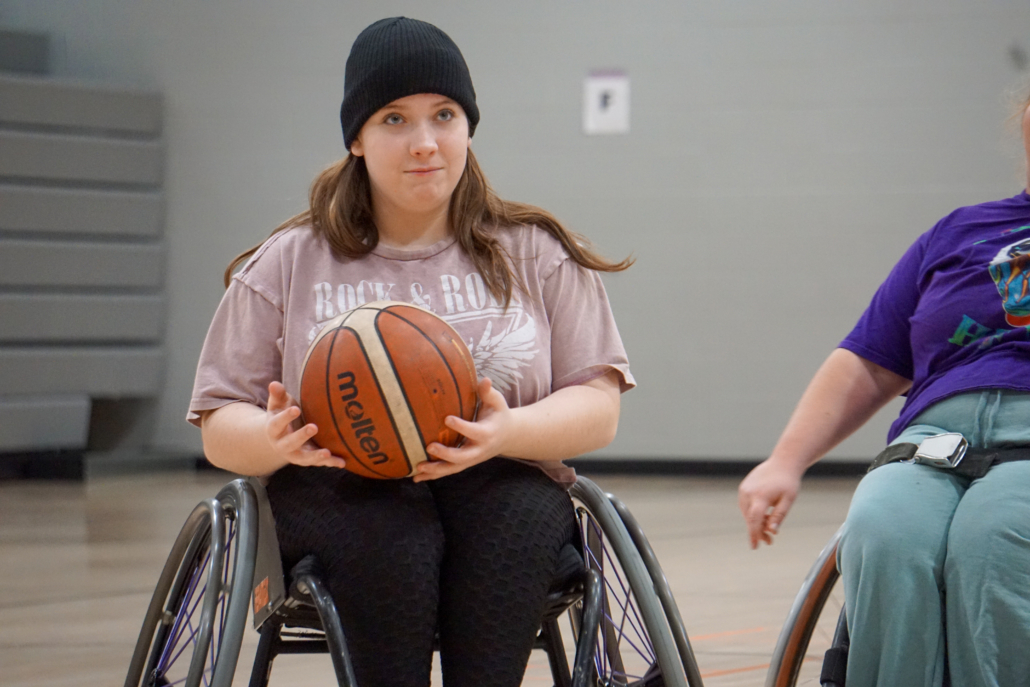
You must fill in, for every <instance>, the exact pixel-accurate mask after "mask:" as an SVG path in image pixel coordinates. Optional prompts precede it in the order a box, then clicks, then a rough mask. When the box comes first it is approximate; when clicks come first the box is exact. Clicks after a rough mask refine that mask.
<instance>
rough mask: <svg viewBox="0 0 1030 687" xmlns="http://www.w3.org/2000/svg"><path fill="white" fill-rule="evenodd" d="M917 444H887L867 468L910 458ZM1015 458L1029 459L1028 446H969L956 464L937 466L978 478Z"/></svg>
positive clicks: (870, 468)
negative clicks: (944, 466)
mask: <svg viewBox="0 0 1030 687" xmlns="http://www.w3.org/2000/svg"><path fill="white" fill-rule="evenodd" d="M918 448H919V446H918V445H917V444H893V445H891V446H888V447H887V448H885V449H884V450H883V451H881V452H880V455H878V456H876V459H875V460H873V463H872V465H870V466H869V470H875V469H876V468H878V467H880V466H881V465H886V464H887V463H897V462H900V461H903V460H911V459H912V457H913V456H914V455H915V454H916V450H918ZM1016 460H1030V447H1028V446H1019V447H1015V448H970V449H966V455H965V456H964V457H963V458H962V460H961V461H960V462H959V464H958V465H956V466H955V467H953V468H939V469H941V470H947V471H948V472H952V473H954V474H956V475H962V476H963V477H971V478H973V479H979V478H981V477H983V476H984V475H986V474H987V471H988V470H990V469H991V468H992V467H994V466H995V465H998V464H999V463H1011V462H1012V461H1016Z"/></svg>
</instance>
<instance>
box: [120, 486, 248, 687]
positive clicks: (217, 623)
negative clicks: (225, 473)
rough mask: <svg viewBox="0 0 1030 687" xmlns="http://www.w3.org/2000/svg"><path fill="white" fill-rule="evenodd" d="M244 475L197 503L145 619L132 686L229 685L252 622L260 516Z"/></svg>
mask: <svg viewBox="0 0 1030 687" xmlns="http://www.w3.org/2000/svg"><path fill="white" fill-rule="evenodd" d="M254 501H255V499H254V495H253V491H252V490H251V488H250V486H249V485H247V484H246V482H245V481H244V480H236V481H234V482H231V483H230V484H228V485H226V486H225V487H224V488H223V489H222V491H221V492H219V494H218V496H217V497H216V498H214V499H208V500H206V501H202V502H201V503H200V504H198V505H197V507H196V508H194V510H193V512H192V513H191V514H190V516H189V518H187V520H186V524H185V525H184V526H183V528H182V530H181V531H180V532H179V536H178V538H177V539H176V541H175V544H174V545H173V547H172V551H171V553H170V554H169V556H168V560H167V562H166V563H165V567H164V570H163V571H162V573H161V577H160V579H159V581H158V584H157V588H156V589H155V590H154V596H153V597H152V599H151V602H150V607H149V608H148V610H147V615H146V617H145V619H144V621H143V628H142V630H141V631H140V636H139V640H138V641H137V643H136V649H135V651H134V653H133V656H132V661H131V663H130V664H129V672H128V675H127V676H126V678H125V686H126V687H159V686H163V685H185V686H186V687H197V686H199V685H204V686H205V687H209V686H210V687H216V686H217V687H228V686H229V685H230V684H231V683H232V678H233V673H234V672H235V670H236V662H237V660H238V658H239V651H240V645H241V643H242V641H243V632H244V630H245V628H246V620H247V606H248V601H249V599H250V591H251V582H252V581H253V575H254V556H255V549H256V545H257V522H256V519H255V518H256V512H255V503H254Z"/></svg>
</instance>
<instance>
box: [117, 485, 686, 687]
mask: <svg viewBox="0 0 1030 687" xmlns="http://www.w3.org/2000/svg"><path fill="white" fill-rule="evenodd" d="M570 496H571V497H572V499H573V502H574V506H575V511H576V515H577V520H578V523H579V535H580V536H579V540H580V541H579V542H578V543H577V545H569V546H566V547H565V548H564V549H563V550H562V551H561V554H560V556H559V561H558V564H557V566H556V570H555V575H554V581H553V582H552V584H551V588H550V590H549V592H548V598H547V605H546V611H545V614H544V617H543V620H542V623H541V628H540V630H539V632H538V635H537V640H536V644H535V648H538V649H542V650H544V651H545V652H546V653H547V655H548V659H549V663H550V667H551V674H552V678H553V680H554V685H555V686H556V687H573V686H576V687H580V686H585V685H588V684H589V685H597V684H618V685H626V686H627V687H629V686H632V687H661V686H664V685H669V686H670V687H688V685H689V687H701V684H702V683H701V678H700V673H699V671H698V669H697V664H696V661H695V659H694V655H693V651H692V649H691V647H690V644H689V640H688V639H687V635H686V631H685V630H684V628H683V623H682V620H681V618H680V614H679V610H678V608H677V607H676V604H675V600H674V599H673V598H672V594H671V591H670V590H669V587H668V582H667V581H666V579H665V575H664V573H662V571H661V567H660V566H659V565H658V561H657V558H656V557H655V555H654V552H653V551H652V549H651V547H650V544H649V543H648V542H647V538H646V536H645V535H644V533H643V531H642V530H641V529H640V527H639V525H638V524H637V523H636V520H635V519H634V518H633V516H632V515H631V514H630V512H629V510H628V509H627V508H626V507H625V505H624V504H622V503H621V502H620V501H619V500H618V499H617V498H615V497H614V496H611V495H610V494H605V493H604V492H602V491H601V490H600V489H599V488H598V487H597V485H595V484H594V483H593V482H591V481H590V480H588V479H586V478H583V477H580V478H579V480H578V481H577V483H576V484H575V485H573V487H572V489H571V490H570ZM248 606H251V607H252V610H253V619H254V625H255V627H256V628H257V629H258V631H259V633H260V639H259V643H258V648H257V651H256V653H255V657H254V666H253V670H252V672H251V680H250V685H251V687H261V686H263V685H267V684H268V681H269V676H270V674H271V669H272V661H273V660H274V658H275V656H277V655H280V654H283V653H295V654H307V653H329V654H330V656H331V658H332V661H333V666H334V670H335V671H336V676H337V680H338V682H339V684H340V685H346V686H347V687H357V685H356V682H355V680H354V674H353V669H352V668H351V667H350V659H349V655H348V653H347V647H346V638H345V628H343V627H342V626H341V623H340V619H339V616H338V614H337V613H336V608H335V605H334V604H333V601H332V597H331V596H330V594H329V592H328V589H327V588H326V585H325V583H324V582H323V576H322V574H321V571H320V566H319V564H318V561H317V559H315V557H313V556H308V557H306V558H305V559H303V560H302V561H300V562H299V563H298V564H297V565H296V566H294V567H293V569H292V570H290V571H289V575H286V574H284V571H283V568H282V561H281V559H280V558H279V548H278V542H277V540H276V538H275V522H274V519H272V514H271V508H270V507H269V506H268V501H267V496H265V494H264V488H263V487H262V486H261V485H260V484H259V483H258V482H257V481H256V480H253V479H237V480H234V481H233V482H230V483H229V484H227V485H226V486H225V487H223V489H222V490H221V491H220V492H219V494H218V496H217V497H216V498H214V499H208V500H206V501H203V502H201V503H200V504H198V506H197V507H196V508H195V509H194V511H193V513H192V514H191V515H190V517H189V518H188V519H187V521H186V524H185V526H184V527H183V529H182V531H181V532H180V534H179V536H178V538H177V539H176V542H175V544H174V545H173V547H172V551H171V553H170V554H169V557H168V561H167V563H166V564H165V568H164V570H163V571H162V573H161V576H160V578H159V581H158V585H157V588H156V589H155V591H154V595H153V598H152V600H151V603H150V607H149V609H148V611H147V615H146V617H145V619H144V623H143V628H142V630H141V632H140V637H139V640H138V641H137V644H136V649H135V651H134V653H133V657H132V661H131V662H130V666H129V671H128V674H127V676H126V681H125V685H126V687H140V686H141V685H171V684H176V685H178V684H185V685H186V686H187V687H196V686H198V685H201V684H203V685H205V686H207V685H210V686H211V687H229V685H231V683H232V679H233V675H234V673H235V671H236V666H237V663H238V660H239V654H240V646H241V643H242V635H243V632H244V630H245V625H246V617H247V612H248ZM563 617H566V618H567V619H568V623H567V626H568V631H567V632H565V633H564V634H563V632H562V629H561V627H560V625H559V620H560V619H562V618H563ZM566 640H568V641H570V642H571V644H572V645H573V646H574V648H575V650H574V656H575V658H574V660H573V661H572V664H571V665H570V663H569V660H568V657H567V655H566V650H565V642H566Z"/></svg>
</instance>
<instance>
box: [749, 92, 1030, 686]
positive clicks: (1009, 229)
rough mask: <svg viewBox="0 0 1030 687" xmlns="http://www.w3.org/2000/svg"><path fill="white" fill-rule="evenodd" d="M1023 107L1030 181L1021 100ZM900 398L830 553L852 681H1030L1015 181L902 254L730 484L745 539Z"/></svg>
mask: <svg viewBox="0 0 1030 687" xmlns="http://www.w3.org/2000/svg"><path fill="white" fill-rule="evenodd" d="M1021 115H1022V129H1023V137H1024V144H1025V148H1026V157H1027V169H1028V179H1027V184H1028V188H1030V99H1028V100H1027V101H1026V102H1024V104H1023V106H1022V109H1021ZM899 394H907V400H906V402H905V405H904V407H903V408H902V411H901V415H900V417H899V418H898V420H897V421H896V422H895V423H894V424H893V426H892V427H891V430H890V433H889V436H888V441H889V442H890V445H889V446H888V448H887V449H886V450H885V451H884V452H883V453H882V454H880V456H878V458H877V460H875V461H874V463H873V467H872V469H871V470H870V472H869V473H868V474H867V475H866V476H865V478H864V479H863V480H862V482H861V483H860V484H859V486H858V488H857V490H856V492H855V494H854V497H853V499H852V503H851V507H850V510H849V512H848V516H847V519H846V521H845V523H844V528H843V531H842V535H841V540H840V544H839V547H838V559H837V565H838V567H839V569H840V571H841V576H842V579H843V582H844V591H845V607H846V609H847V620H848V627H849V630H850V635H851V645H850V650H849V655H848V665H847V684H848V687H863V686H866V685H905V686H906V687H916V686H919V685H927V686H930V685H941V684H942V682H943V681H944V680H945V679H946V677H950V684H952V685H955V686H956V687H958V686H961V687H976V686H980V685H995V686H997V685H1006V686H1007V685H1025V684H1030V682H1028V680H1030V678H1028V676H1030V651H1028V650H1027V647H1028V646H1030V460H1028V459H1030V195H1028V193H1027V191H1024V192H1022V193H1019V194H1018V195H1016V196H1013V197H1011V198H1006V199H1004V200H998V201H992V202H987V203H983V204H981V205H976V206H972V207H963V208H959V209H958V210H955V211H954V212H953V213H951V214H950V215H948V216H947V217H945V218H944V219H942V220H941V221H940V222H938V223H937V225H936V226H934V227H933V228H932V229H930V230H929V231H928V232H926V233H925V234H923V235H922V236H921V237H920V238H919V239H918V240H917V241H916V242H915V244H914V245H913V246H912V247H911V248H909V250H908V251H907V252H906V253H905V255H904V256H903V257H902V258H901V260H900V261H899V262H898V263H897V265H896V266H895V267H894V269H893V271H892V272H891V273H890V275H889V276H888V277H887V279H886V281H885V282H884V283H883V285H882V286H881V287H880V289H879V290H878V291H877V293H876V295H875V296H874V297H873V300H872V303H871V304H870V306H869V308H868V309H867V310H866V312H865V313H864V314H863V315H862V317H861V319H860V320H859V321H858V324H857V325H856V327H855V328H854V330H853V331H852V332H851V333H850V334H849V335H848V336H847V338H845V339H844V341H843V342H842V343H841V344H840V347H839V348H838V349H837V350H835V351H834V352H833V353H832V354H831V355H830V356H829V358H828V359H827V360H826V362H825V363H824V364H823V365H822V367H821V368H820V369H819V371H818V372H817V373H816V375H815V377H814V378H813V379H812V381H811V383H810V384H809V386H808V388H807V390H806V391H805V393H804V394H803V396H802V398H801V400H800V402H799V403H798V406H797V408H796V409H795V411H794V413H793V415H792V416H791V418H790V421H789V422H788V424H787V426H786V428H785V429H784V431H783V434H782V436H781V437H780V439H779V441H778V442H777V444H776V446H775V447H774V449H773V451H772V453H771V455H770V456H769V458H768V459H767V460H765V461H764V462H763V463H761V464H760V465H758V466H757V467H756V468H755V469H754V470H753V471H752V472H751V473H750V474H749V475H748V476H747V478H745V479H744V481H743V482H742V483H741V485H740V491H739V496H740V508H741V510H742V511H743V513H744V516H745V519H746V521H747V527H748V532H749V535H750V540H751V545H752V547H757V546H758V544H759V542H761V541H764V542H766V543H772V537H773V535H775V534H776V532H777V530H778V528H779V526H780V525H781V524H782V523H783V519H784V517H786V515H787V512H788V510H789V509H790V507H791V504H792V503H793V501H794V499H795V497H796V496H797V493H798V489H799V488H800V484H801V476H802V474H803V473H804V472H805V470H806V469H807V468H808V467H809V466H811V465H812V464H813V463H815V462H816V461H817V460H819V459H820V458H821V457H822V456H823V455H824V454H825V453H826V452H827V451H829V450H830V449H831V448H832V447H834V446H835V445H836V444H838V443H839V442H840V441H842V440H843V439H844V438H845V437H847V436H848V435H850V434H851V433H852V432H853V431H855V430H856V429H857V428H858V427H860V426H861V425H862V424H863V423H865V422H866V420H868V419H869V418H870V417H871V416H872V415H873V414H874V413H875V412H876V411H877V410H879V409H880V408H881V407H882V406H883V405H884V404H886V403H887V402H888V401H889V400H890V399H892V398H894V397H895V396H897V395H899ZM941 435H948V436H941ZM931 437H933V438H931ZM946 672H947V673H948V675H947V676H946V675H945V673H946Z"/></svg>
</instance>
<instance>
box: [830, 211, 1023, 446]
mask: <svg viewBox="0 0 1030 687" xmlns="http://www.w3.org/2000/svg"><path fill="white" fill-rule="evenodd" d="M840 346H841V348H846V349H847V350H849V351H852V352H853V353H855V354H857V355H859V356H861V357H863V358H865V359H866V360H870V361H872V362H874V363H876V364H877V365H880V366H882V367H885V368H887V369H888V370H891V371H892V372H895V373H897V374H899V375H901V376H902V377H905V378H906V379H911V380H912V388H911V389H910V390H909V392H908V398H907V400H906V402H905V406H904V407H903V408H902V410H901V415H900V416H899V417H898V419H897V420H896V421H895V422H894V424H893V425H891V429H890V433H889V434H888V437H887V440H888V441H892V440H893V439H894V438H895V437H896V436H898V434H900V433H901V431H902V430H903V429H905V427H907V426H908V425H909V424H910V423H911V421H912V419H913V418H915V417H916V416H917V415H918V414H919V413H920V412H922V411H923V410H925V409H926V408H928V407H929V406H931V405H932V404H934V403H936V402H937V401H940V400H943V399H945V398H947V397H949V396H953V395H955V394H958V393H961V392H964V391H972V390H976V389H988V388H994V389H998V388H1001V389H1014V390H1017V391H1030V196H1028V195H1027V193H1026V192H1023V193H1020V194H1019V195H1017V196H1013V197H1012V198H1007V199H1005V200H998V201H993V202H990V203H983V204H981V205H974V206H971V207H964V208H959V209H958V210H955V211H954V212H952V213H951V214H950V215H948V216H947V217H945V218H944V219H942V220H941V221H940V222H938V223H937V225H936V226H934V227H933V228H932V229H931V230H930V231H928V232H926V233H925V234H923V235H922V236H920V237H919V240H918V241H916V242H915V244H913V245H912V247H911V248H909V249H908V251H907V252H906V253H905V255H904V256H902V258H901V260H900V261H899V262H898V264H897V265H895V266H894V269H893V270H892V271H891V273H890V275H889V276H888V277H887V280H886V281H885V282H884V283H883V284H882V285H881V286H880V288H879V290H878V291H877V292H876V295H875V296H873V300H872V303H870V305H869V308H868V309H867V310H866V311H865V313H864V314H863V315H862V317H861V319H859V321H858V324H857V325H855V328H854V329H853V330H852V332H851V333H850V334H848V336H847V338H845V339H844V341H842V342H841V344H840Z"/></svg>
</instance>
